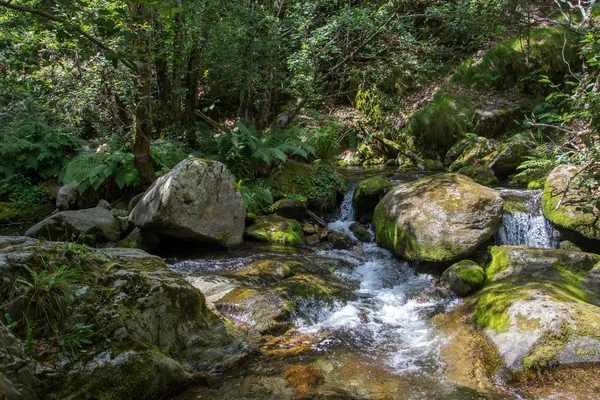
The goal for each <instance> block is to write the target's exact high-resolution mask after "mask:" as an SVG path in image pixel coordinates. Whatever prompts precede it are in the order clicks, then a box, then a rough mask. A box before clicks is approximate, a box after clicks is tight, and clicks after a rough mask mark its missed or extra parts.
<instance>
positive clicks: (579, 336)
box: [475, 246, 600, 370]
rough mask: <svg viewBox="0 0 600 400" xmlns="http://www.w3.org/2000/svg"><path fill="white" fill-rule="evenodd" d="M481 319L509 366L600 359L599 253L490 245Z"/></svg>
mask: <svg viewBox="0 0 600 400" xmlns="http://www.w3.org/2000/svg"><path fill="white" fill-rule="evenodd" d="M490 253H491V261H490V263H489V265H488V266H487V267H486V277H487V283H486V286H485V288H484V289H483V291H482V292H481V294H480V297H479V299H478V301H477V307H476V312H475V317H476V320H477V322H478V324H479V326H480V327H481V328H483V329H484V332H485V334H486V336H487V337H488V339H489V340H490V341H491V342H492V343H493V344H494V346H495V347H496V348H497V349H498V351H499V353H500V356H501V357H502V359H503V360H504V362H505V364H506V366H507V368H508V369H509V370H521V369H542V368H545V367H549V366H555V365H558V364H571V363H586V362H600V307H598V306H597V305H598V304H600V303H598V294H599V293H598V292H597V291H596V290H595V289H594V288H595V287H600V274H598V273H597V271H600V256H598V255H595V254H590V253H581V252H572V251H564V250H552V249H539V248H532V247H523V246H499V247H492V248H491V251H490Z"/></svg>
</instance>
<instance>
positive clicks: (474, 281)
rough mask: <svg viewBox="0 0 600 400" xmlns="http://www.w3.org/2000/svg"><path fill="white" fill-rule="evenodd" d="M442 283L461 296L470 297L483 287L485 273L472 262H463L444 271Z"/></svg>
mask: <svg viewBox="0 0 600 400" xmlns="http://www.w3.org/2000/svg"><path fill="white" fill-rule="evenodd" d="M441 281H442V282H443V283H444V284H446V285H448V288H449V289H450V290H452V291H453V292H454V293H456V294H457V295H459V296H468V295H470V294H471V293H473V292H475V291H476V290H479V289H481V288H482V287H483V282H484V281H485V271H484V270H483V268H481V266H479V264H477V263H476V262H474V261H471V260H463V261H460V262H458V263H456V264H453V265H452V266H450V267H449V268H448V269H447V270H445V271H444V273H443V274H442V277H441Z"/></svg>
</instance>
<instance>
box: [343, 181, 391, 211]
mask: <svg viewBox="0 0 600 400" xmlns="http://www.w3.org/2000/svg"><path fill="white" fill-rule="evenodd" d="M389 187H390V181H389V180H387V179H385V178H382V177H380V176H376V177H373V178H369V179H366V180H364V181H362V182H360V183H359V184H358V185H357V186H356V189H355V190H354V195H353V196H352V205H353V206H354V213H355V217H356V219H357V220H358V221H361V222H369V221H370V220H371V219H372V215H373V210H374V209H375V206H376V205H377V203H379V201H380V200H381V199H382V198H383V196H384V194H385V192H386V190H387V189H388V188H389Z"/></svg>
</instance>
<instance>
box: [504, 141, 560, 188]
mask: <svg viewBox="0 0 600 400" xmlns="http://www.w3.org/2000/svg"><path fill="white" fill-rule="evenodd" d="M555 151H556V149H551V148H550V147H549V146H546V145H543V146H540V147H538V148H537V149H536V155H535V157H528V160H527V161H524V162H523V163H522V164H521V165H519V166H518V167H517V169H518V170H519V171H520V172H519V173H518V174H517V175H515V176H514V178H513V180H514V181H519V182H521V181H522V182H527V183H529V182H532V181H536V180H539V179H542V178H545V177H546V176H548V174H549V173H550V171H552V169H553V168H554V167H555V166H556V164H555V160H554V156H555Z"/></svg>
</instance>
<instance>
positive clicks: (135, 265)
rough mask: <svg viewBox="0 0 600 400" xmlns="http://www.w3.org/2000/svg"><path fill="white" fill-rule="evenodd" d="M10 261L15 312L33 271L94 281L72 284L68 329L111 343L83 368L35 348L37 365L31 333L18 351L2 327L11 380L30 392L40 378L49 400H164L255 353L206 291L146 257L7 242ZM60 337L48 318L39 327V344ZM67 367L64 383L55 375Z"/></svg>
mask: <svg viewBox="0 0 600 400" xmlns="http://www.w3.org/2000/svg"><path fill="white" fill-rule="evenodd" d="M16 239H20V240H16ZM0 260H1V261H0V272H1V275H2V276H4V277H6V278H7V279H6V280H0V302H1V303H2V304H12V303H14V302H15V300H16V298H17V296H19V293H22V292H20V291H19V290H20V289H19V285H16V286H15V281H16V280H17V279H18V278H19V277H21V278H24V279H28V277H30V275H31V272H30V271H35V272H36V273H40V271H42V270H45V269H49V270H55V269H57V268H59V267H60V266H67V267H69V268H73V267H77V268H81V269H82V270H83V271H85V272H86V274H89V277H88V278H87V279H86V278H85V277H79V278H78V281H73V282H70V283H68V285H70V286H71V287H72V290H73V291H74V292H75V296H74V298H73V300H72V301H71V304H70V307H69V309H68V310H67V311H66V314H65V317H64V320H63V322H64V324H65V325H66V326H67V327H72V326H74V325H75V324H80V323H82V324H88V325H90V326H91V329H93V331H94V332H98V333H99V332H101V334H95V335H92V336H90V337H89V340H90V343H82V347H81V349H74V350H73V351H74V354H75V355H77V357H78V358H77V359H76V360H73V359H72V357H69V356H67V355H66V354H65V352H64V351H62V350H59V349H58V348H57V346H54V345H51V346H45V347H44V349H43V350H41V351H40V350H39V349H38V348H36V347H34V349H33V351H34V357H32V359H29V358H28V357H23V354H22V352H21V353H20V354H21V355H20V356H19V355H18V354H17V353H18V352H19V351H21V350H19V346H23V343H25V340H26V335H27V329H25V328H24V327H23V326H21V328H20V329H17V330H16V332H20V333H19V336H18V337H17V339H18V340H19V342H18V343H15V341H14V340H10V337H8V338H7V337H4V336H3V326H1V325H2V324H0V339H1V340H0V366H2V374H7V376H9V377H10V379H11V381H12V382H13V383H15V384H23V385H28V384H27V383H26V382H24V381H26V380H29V379H30V378H29V377H28V376H27V373H32V374H33V378H35V379H36V381H37V382H38V384H37V385H36V386H35V389H36V395H37V396H39V398H47V399H63V398H77V399H91V398H107V399H112V398H118V399H131V398H157V397H160V396H161V395H162V394H164V393H165V392H167V391H169V390H170V389H171V388H172V387H174V386H177V385H179V384H182V383H183V382H185V381H186V379H187V378H189V376H190V375H191V374H194V373H197V372H199V371H201V370H204V369H207V368H210V367H213V366H214V365H216V364H218V363H219V362H223V361H224V360H226V359H228V358H230V357H232V356H237V355H239V354H240V353H243V352H245V351H247V350H246V347H245V346H246V344H245V342H243V339H242V338H243V335H242V333H241V332H239V331H237V330H235V329H234V328H233V327H232V326H231V325H226V324H225V323H224V322H223V321H222V320H221V319H220V317H219V316H217V315H216V314H214V313H213V312H212V311H211V310H210V309H209V307H208V306H207V305H206V303H205V300H204V296H203V295H202V293H201V292H200V291H198V290H197V289H195V288H194V287H193V286H191V285H190V284H189V283H188V282H187V281H185V280H184V279H183V278H182V277H181V276H180V275H179V274H177V273H175V272H173V271H171V270H170V269H169V268H168V267H167V266H166V264H165V262H164V260H163V259H161V258H159V257H154V256H150V255H149V254H147V253H144V252H143V251H141V250H137V249H104V250H102V251H99V250H96V249H92V248H89V247H86V246H81V245H76V244H72V243H54V242H39V241H34V240H31V239H27V238H13V239H12V240H4V238H0ZM25 266H27V268H25ZM63 285H64V284H63ZM13 288H16V289H17V290H14V289H13ZM7 312H8V313H10V311H7ZM9 316H10V318H11V319H12V320H15V321H17V320H19V319H20V315H9ZM30 318H31V319H35V318H36V317H35V315H31V316H30ZM53 335H54V332H53V330H52V328H51V327H50V326H49V324H47V323H46V322H45V320H44V319H43V318H40V319H38V320H37V321H36V332H34V340H36V341H38V343H40V344H43V342H44V340H45V338H46V337H54V336H53ZM106 338H111V342H108V341H107V340H105V339H106ZM7 352H8V354H9V357H8V358H7V357H5V356H4V354H7ZM11 354H17V358H18V359H19V360H17V358H15V357H14V356H12V355H11ZM21 360H22V361H21ZM48 365H49V366H48ZM58 365H60V373H59V371H57V369H56V367H54V366H58ZM5 366H6V368H5ZM30 366H32V367H30ZM14 376H18V378H16V379H15V378H13V377H14Z"/></svg>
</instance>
